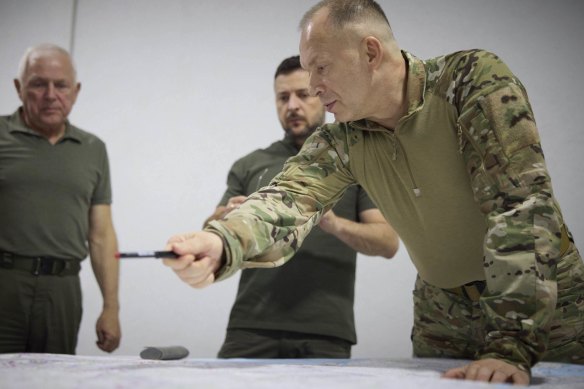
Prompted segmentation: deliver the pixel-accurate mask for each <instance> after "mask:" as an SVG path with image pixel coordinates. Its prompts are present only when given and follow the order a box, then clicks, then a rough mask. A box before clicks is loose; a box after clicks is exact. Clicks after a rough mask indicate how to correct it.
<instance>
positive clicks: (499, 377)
mask: <svg viewBox="0 0 584 389" xmlns="http://www.w3.org/2000/svg"><path fill="white" fill-rule="evenodd" d="M510 379H511V377H509V374H507V373H505V372H502V371H500V370H496V371H495V372H494V373H493V376H492V377H491V382H494V383H499V384H502V383H505V382H508V381H509V380H510Z"/></svg>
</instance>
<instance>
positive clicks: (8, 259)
mask: <svg viewBox="0 0 584 389" xmlns="http://www.w3.org/2000/svg"><path fill="white" fill-rule="evenodd" d="M0 260H1V262H2V267H3V268H4V269H12V268H14V256H13V255H12V253H8V252H6V251H4V252H2V253H0Z"/></svg>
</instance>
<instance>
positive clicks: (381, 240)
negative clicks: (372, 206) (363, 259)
mask: <svg viewBox="0 0 584 389" xmlns="http://www.w3.org/2000/svg"><path fill="white" fill-rule="evenodd" d="M330 233H331V234H333V235H334V236H336V237H337V238H338V239H340V240H341V241H343V242H344V243H345V244H346V245H347V246H349V247H351V248H352V249H353V250H355V251H357V252H359V253H362V254H365V255H371V256H382V257H385V258H392V257H393V256H394V255H395V253H396V252H397V249H398V247H399V239H398V237H397V234H395V233H394V232H393V230H392V229H391V227H389V226H388V225H387V223H385V222H378V223H359V222H354V221H352V220H348V219H345V218H342V217H337V218H336V221H335V228H334V229H333V230H331V231H330Z"/></svg>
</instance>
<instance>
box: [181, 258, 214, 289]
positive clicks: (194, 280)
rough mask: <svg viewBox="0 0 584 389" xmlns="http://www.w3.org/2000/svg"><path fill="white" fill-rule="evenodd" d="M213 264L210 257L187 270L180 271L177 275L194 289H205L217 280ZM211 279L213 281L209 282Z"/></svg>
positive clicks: (195, 263) (191, 265)
mask: <svg viewBox="0 0 584 389" xmlns="http://www.w3.org/2000/svg"><path fill="white" fill-rule="evenodd" d="M212 263H213V260H212V259H211V258H209V257H204V258H201V259H200V260H198V261H196V262H193V263H191V264H190V265H189V267H187V268H186V269H183V270H180V271H178V272H177V275H178V276H179V277H180V278H181V280H183V281H184V282H186V283H187V284H189V285H190V286H192V287H194V288H202V287H205V286H207V285H209V284H210V283H212V282H213V281H214V279H215V277H214V269H213V267H212ZM210 277H212V279H211V281H209V279H210Z"/></svg>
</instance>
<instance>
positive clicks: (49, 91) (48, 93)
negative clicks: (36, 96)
mask: <svg viewBox="0 0 584 389" xmlns="http://www.w3.org/2000/svg"><path fill="white" fill-rule="evenodd" d="M55 96H56V89H55V84H53V83H52V82H49V83H48V84H47V87H46V89H45V98H47V99H54V98H55Z"/></svg>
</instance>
